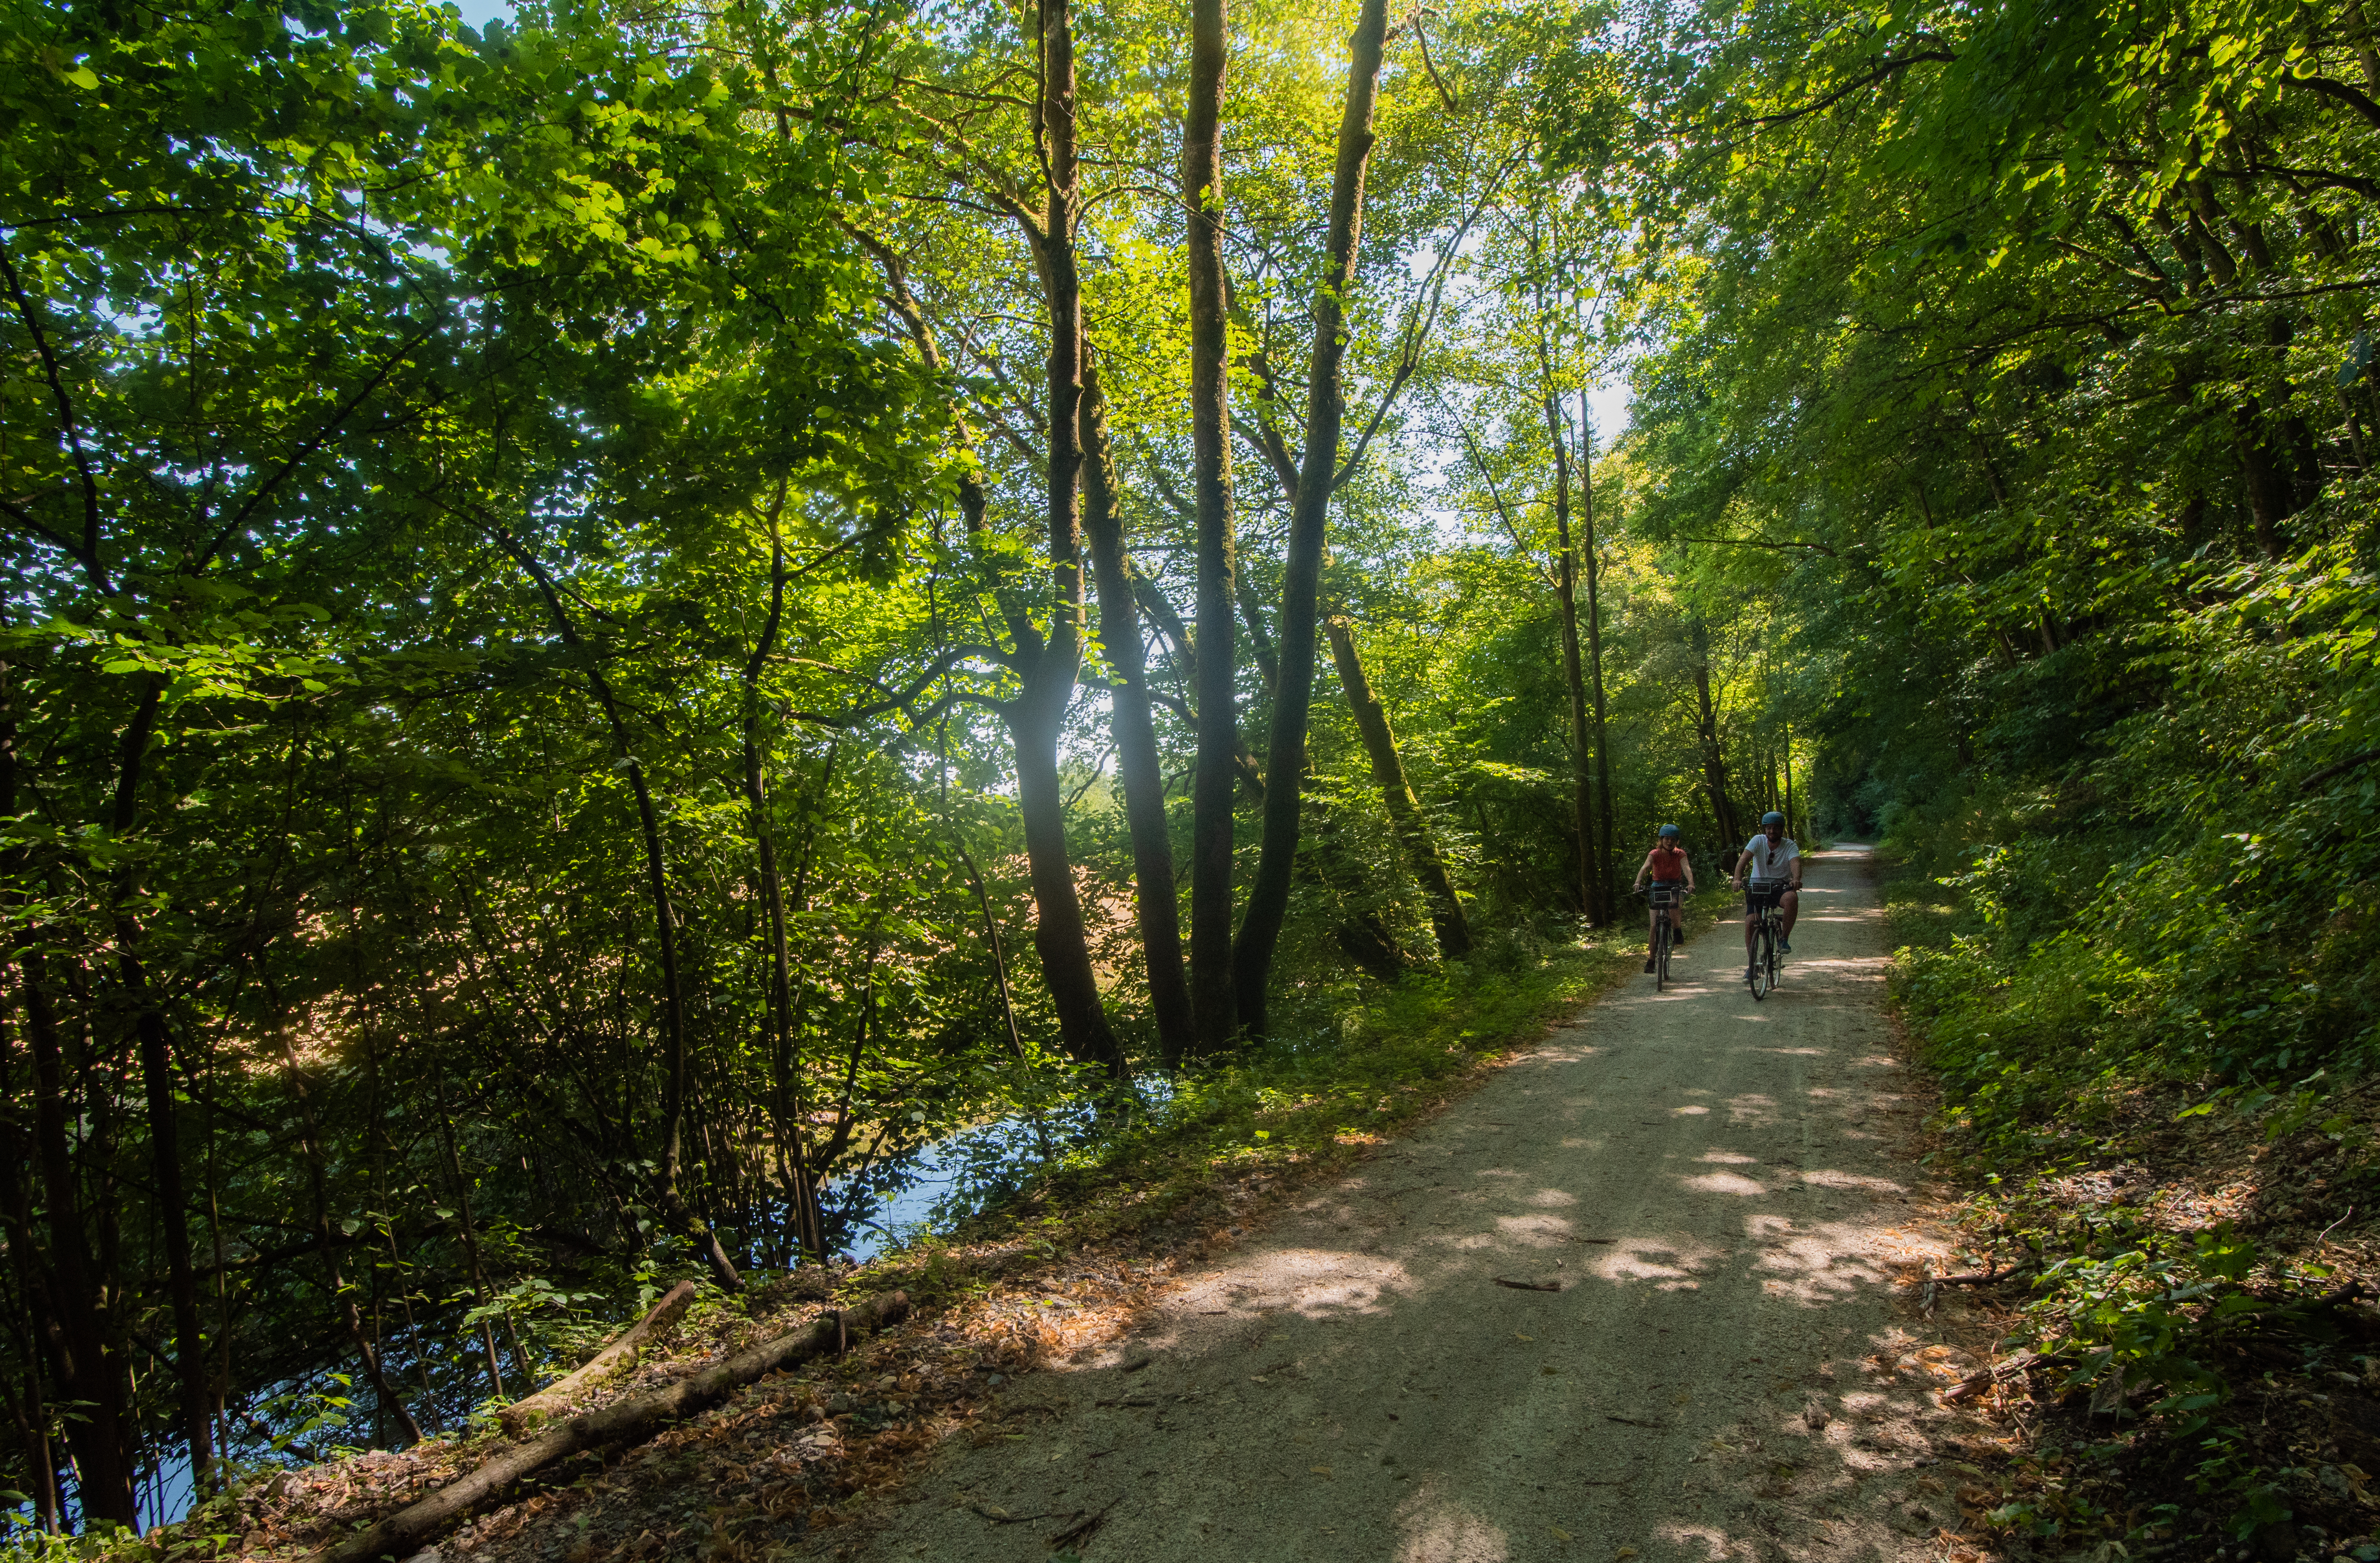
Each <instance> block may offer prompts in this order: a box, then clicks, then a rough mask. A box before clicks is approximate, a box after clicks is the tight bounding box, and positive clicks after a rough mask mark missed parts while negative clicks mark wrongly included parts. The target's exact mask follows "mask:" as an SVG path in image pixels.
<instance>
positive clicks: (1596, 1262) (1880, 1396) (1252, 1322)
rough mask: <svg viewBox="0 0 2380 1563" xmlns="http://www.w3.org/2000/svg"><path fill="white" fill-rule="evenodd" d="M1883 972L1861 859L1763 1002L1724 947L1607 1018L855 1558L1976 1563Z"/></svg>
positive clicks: (1587, 1021)
mask: <svg viewBox="0 0 2380 1563" xmlns="http://www.w3.org/2000/svg"><path fill="white" fill-rule="evenodd" d="M1884 959H1885V958H1884V948H1883V941H1882V929H1881V918H1880V915H1879V912H1878V910H1877V906H1876V897H1875V893H1874V890H1873V888H1872V886H1871V884H1870V879H1869V873H1868V868H1867V863H1866V860H1865V855H1864V850H1862V849H1846V850H1841V851H1837V852H1834V853H1830V854H1828V855H1827V856H1825V857H1823V858H1821V859H1818V860H1816V861H1814V863H1813V865H1812V872H1811V873H1810V880H1809V888H1808V890H1807V892H1806V894H1805V897H1804V910H1803V917H1802V923H1801V927H1800V929H1799V930H1798V932H1797V936H1796V939H1795V945H1794V954H1793V955H1792V956H1791V957H1790V958H1789V960H1788V964H1787V967H1786V971H1785V979H1784V985H1783V987H1782V988H1781V989H1780V991H1779V992H1778V993H1777V994H1776V995H1774V996H1772V997H1771V998H1769V999H1768V1000H1767V1002H1766V1003H1764V1004H1759V1005H1755V1004H1754V1002H1753V1001H1752V997H1751V995H1750V994H1749V993H1747V992H1746V991H1745V989H1744V987H1743V983H1741V981H1740V980H1739V976H1740V973H1741V972H1742V970H1743V956H1742V949H1741V945H1740V938H1739V935H1738V934H1736V933H1735V932H1734V931H1733V930H1732V929H1729V928H1724V927H1723V928H1722V929H1721V930H1720V931H1719V932H1718V934H1715V935H1706V936H1705V937H1704V938H1702V939H1700V940H1698V941H1697V942H1696V943H1695V944H1694V946H1691V947H1689V948H1688V949H1687V950H1686V951H1685V952H1684V954H1683V956H1682V958H1681V960H1680V963H1679V971H1680V972H1681V974H1682V981H1681V982H1679V983H1673V985H1672V986H1671V988H1670V991H1669V992H1668V993H1666V994H1662V995H1655V994H1654V993H1653V992H1652V986H1651V981H1650V979H1646V980H1645V983H1643V984H1642V985H1638V986H1632V987H1631V988H1630V989H1629V990H1627V991H1625V992H1623V993H1621V994H1620V995H1615V996H1614V997H1612V998H1609V999H1607V1000H1606V1001H1604V1002H1603V1003H1602V1004H1600V1005H1598V1006H1597V1007H1594V1008H1593V1009H1591V1010H1589V1011H1587V1012H1586V1013H1585V1014H1584V1015H1582V1016H1581V1017H1580V1018H1579V1020H1578V1021H1577V1022H1576V1023H1575V1024H1573V1026H1572V1027H1570V1028H1568V1029H1566V1030H1563V1031H1561V1032H1558V1033H1556V1035H1555V1036H1554V1037H1553V1038H1552V1039H1551V1040H1550V1041H1548V1043H1547V1044H1544V1045H1543V1046H1542V1047H1540V1048H1538V1049H1537V1050H1536V1051H1535V1052H1533V1053H1531V1054H1529V1055H1527V1056H1524V1057H1522V1058H1520V1059H1518V1060H1516V1061H1515V1062H1514V1063H1513V1064H1512V1065H1511V1066H1510V1067H1509V1068H1506V1069H1504V1070H1502V1071H1501V1072H1500V1074H1499V1075H1498V1077H1497V1078H1496V1079H1495V1080H1494V1081H1491V1082H1490V1083H1488V1085H1487V1086H1485V1087H1484V1088H1482V1089H1481V1090H1479V1091H1478V1092H1477V1093H1475V1094H1473V1095H1471V1096H1469V1097H1467V1098H1465V1099H1464V1100H1463V1101H1462V1102H1461V1103H1459V1104H1457V1105H1455V1106H1454V1107H1452V1108H1451V1109H1450V1110H1449V1111H1448V1112H1446V1113H1445V1114H1444V1115H1442V1116H1441V1117H1439V1118H1437V1119H1436V1120H1434V1121H1433V1122H1432V1123H1431V1124H1430V1125H1429V1126H1427V1128H1425V1129H1423V1130H1420V1131H1419V1132H1417V1133H1415V1134H1414V1135H1413V1136H1412V1137H1411V1138H1409V1139H1407V1140H1404V1141H1402V1142H1398V1143H1396V1144H1393V1145H1391V1146H1389V1147H1387V1148H1386V1149H1385V1150H1384V1151H1383V1152H1382V1153H1381V1154H1379V1155H1378V1156H1377V1157H1376V1158H1374V1159H1373V1160H1371V1161H1370V1162H1368V1163H1367V1164H1366V1165H1365V1166H1363V1167H1362V1168H1360V1169H1358V1170H1357V1171H1356V1172H1355V1173H1354V1174H1353V1175H1352V1176H1350V1177H1348V1178H1344V1179H1342V1181H1340V1182H1339V1183H1337V1184H1336V1185H1334V1186H1332V1187H1331V1188H1330V1189H1327V1190H1325V1191H1320V1192H1318V1193H1317V1194H1316V1195H1314V1196H1313V1197H1311V1198H1310V1199H1308V1200H1306V1201H1305V1202H1303V1203H1301V1204H1300V1205H1299V1206H1298V1207H1297V1208H1296V1209H1295V1210H1293V1213H1292V1214H1291V1215H1289V1216H1288V1217H1287V1218H1285V1219H1283V1220H1282V1221H1281V1222H1280V1223H1279V1224H1278V1226H1277V1227H1275V1228H1274V1229H1272V1230H1269V1231H1267V1232H1263V1233H1259V1234H1257V1235H1256V1236H1254V1237H1252V1238H1251V1239H1249V1240H1248V1242H1247V1244H1246V1245H1245V1249H1244V1250H1243V1251H1242V1252H1239V1253H1238V1254H1236V1255H1234V1256H1233V1258H1232V1259H1231V1261H1230V1262H1229V1263H1225V1264H1218V1265H1215V1266H1213V1267H1211V1268H1209V1269H1207V1270H1205V1271H1202V1272H1199V1273H1196V1274H1194V1275H1193V1276H1190V1277H1189V1278H1188V1280H1187V1282H1186V1284H1185V1285H1184V1287H1183V1288H1181V1289H1180V1290H1178V1291H1177V1292H1175V1293H1173V1294H1172V1296H1171V1297H1170V1298H1169V1299H1168V1300H1167V1301H1166V1303H1165V1305H1164V1306H1163V1307H1162V1308H1161V1310H1160V1312H1159V1313H1157V1314H1155V1315H1154V1316H1152V1317H1151V1318H1149V1319H1148V1320H1147V1323H1146V1325H1145V1326H1144V1327H1143V1328H1142V1329H1140V1330H1139V1331H1137V1332H1136V1333H1135V1336H1134V1337H1132V1338H1131V1339H1130V1340H1128V1341H1124V1342H1122V1343H1119V1344H1118V1345H1116V1346H1114V1347H1112V1348H1110V1349H1103V1350H1101V1351H1100V1352H1099V1353H1098V1354H1097V1355H1096V1356H1095V1357H1093V1358H1092V1359H1091V1360H1088V1361H1086V1362H1080V1363H1076V1364H1071V1365H1062V1366H1060V1367H1057V1368H1056V1369H1054V1370H1053V1371H1050V1372H1045V1373H1042V1374H1035V1375H1033V1376H1032V1377H1030V1378H1028V1379H1026V1380H1023V1381H1021V1382H1020V1383H1019V1384H1018V1385H1017V1386H1015V1387H1014V1390H1012V1391H1011V1392H1010V1393H1009V1394H1008V1396H1007V1397H1006V1398H1005V1399H1004V1400H1003V1402H1002V1414H1003V1416H1005V1417H1006V1418H1008V1419H1010V1420H1009V1422H1008V1423H1007V1425H1008V1426H1009V1428H1010V1429H1011V1430H1012V1431H1014V1432H1017V1433H1023V1432H1025V1431H1026V1429H1029V1430H1030V1431H1029V1435H1026V1436H1021V1437H1002V1438H999V1439H996V1440H994V1441H992V1442H990V1443H988V1444H985V1445H982V1446H980V1447H953V1449H952V1450H951V1451H950V1452H949V1453H947V1454H945V1455H943V1456H941V1457H940V1458H939V1459H937V1460H936V1461H935V1462H934V1463H933V1464H932V1465H930V1466H929V1468H928V1469H927V1470H926V1471H925V1472H924V1473H923V1474H922V1475H921V1476H920V1477H919V1478H918V1479H917V1481H916V1482H914V1483H913V1484H911V1485H910V1486H909V1487H908V1488H907V1489H905V1490H904V1491H903V1492H902V1493H901V1494H899V1495H898V1499H897V1501H896V1502H895V1503H894V1504H893V1505H892V1506H891V1507H890V1508H888V1509H887V1510H886V1512H885V1514H884V1516H883V1522H882V1523H881V1525H880V1526H876V1527H872V1528H871V1529H870V1533H869V1534H868V1535H867V1536H866V1537H865V1539H864V1540H862V1541H861V1542H860V1545H859V1547H858V1550H857V1553H856V1556H859V1557H867V1558H870V1559H877V1560H883V1563H892V1560H894V1559H904V1560H905V1559H914V1558H921V1557H922V1558H948V1559H981V1560H985V1563H992V1560H998V1563H1010V1560H1025V1559H1038V1558H1042V1557H1047V1556H1048V1555H1049V1553H1050V1550H1051V1547H1052V1545H1053V1542H1052V1538H1053V1537H1059V1538H1064V1540H1065V1542H1066V1545H1072V1546H1073V1547H1075V1549H1076V1550H1079V1551H1080V1552H1082V1553H1083V1555H1084V1556H1085V1557H1087V1558H1089V1559H1092V1560H1094V1563H1095V1560H1096V1559H1099V1558H1102V1557H1108V1558H1114V1559H1118V1560H1119V1563H1122V1560H1131V1563H1158V1560H1163V1559H1177V1558H1178V1559H1184V1560H1185V1563H1186V1560H1191V1559H1196V1560H1199V1563H1210V1560H1213V1559H1218V1558H1229V1559H1233V1560H1235V1563H1236V1560H1242V1559H1247V1560H1257V1559H1281V1560H1284V1563H1287V1560H1291V1559H1298V1560H1306V1559H1346V1560H1349V1563H1354V1560H1363V1563H1371V1560H1375V1559H1378V1560H1380V1563H1503V1560H1506V1559H1533V1558H1573V1559H1594V1560H1596V1563H1607V1560H1609V1559H1612V1558H1614V1557H1624V1556H1627V1555H1628V1554H1627V1553H1626V1552H1625V1551H1624V1550H1623V1549H1626V1548H1633V1549H1635V1554H1636V1555H1637V1556H1638V1557H1641V1558H1643V1559H1644V1563H1661V1560H1665V1559H1672V1558H1675V1559H1687V1558H1692V1559H1695V1560H1697V1563H1702V1560H1716V1559H1719V1558H1746V1559H1751V1558H1760V1559H1767V1558H1784V1557H1791V1558H1803V1557H1809V1558H1865V1557H1916V1556H1920V1555H1923V1554H1926V1553H1928V1552H1932V1551H1937V1550H1948V1547H1947V1545H1944V1544H1940V1543H1937V1542H1936V1541H1935V1540H1934V1538H1936V1537H1937V1532H1940V1531H1941V1530H1942V1529H1943V1528H1944V1526H1945V1525H1946V1524H1947V1525H1948V1526H1949V1528H1950V1529H1952V1530H1956V1529H1957V1525H1958V1520H1957V1515H1958V1508H1957V1505H1956V1504H1955V1502H1953V1501H1952V1495H1951V1493H1950V1492H1949V1491H1946V1489H1949V1488H1952V1487H1955V1485H1956V1484H1957V1480H1958V1478H1957V1476H1956V1474H1955V1473H1954V1472H1953V1471H1951V1470H1950V1469H1949V1467H1947V1466H1943V1465H1941V1464H1939V1463H1937V1459H1936V1458H1935V1455H1934V1452H1933V1444H1934V1443H1935V1442H1938V1441H1939V1440H1940V1439H1942V1438H1943V1437H1944V1436H1945V1435H1948V1434H1949V1433H1950V1432H1951V1431H1952V1427H1951V1423H1952V1422H1953V1420H1954V1419H1953V1416H1952V1413H1949V1412H1946V1411H1944V1410H1941V1409H1939V1407H1938V1405H1937V1403H1936V1396H1935V1394H1934V1393H1933V1392H1934V1391H1935V1390H1937V1389H1938V1388H1939V1387H1940V1386H1941V1384H1942V1383H1943V1382H1944V1380H1945V1379H1946V1378H1949V1377H1955V1376H1957V1372H1956V1366H1955V1364H1957V1363H1958V1362H1960V1361H1961V1359H1960V1358H1958V1356H1957V1354H1956V1353H1946V1352H1945V1351H1944V1349H1942V1348H1940V1347H1938V1346H1937V1347H1935V1348H1932V1349H1931V1352H1930V1355H1929V1354H1928V1352H1927V1350H1926V1349H1925V1340H1926V1338H1927V1335H1926V1332H1927V1330H1928V1329H1929V1328H1930V1326H1929V1325H1928V1324H1927V1323H1926V1321H1925V1320H1924V1319H1922V1318H1921V1317H1919V1315H1918V1313H1917V1310H1916V1305H1915V1297H1914V1295H1913V1294H1914V1292H1915V1289H1916V1288H1914V1287H1913V1286H1911V1285H1909V1284H1907V1281H1906V1278H1905V1277H1906V1276H1908V1275H1909V1274H1912V1273H1913V1271H1912V1269H1911V1267H1913V1266H1914V1265H1915V1264H1916V1263H1917V1262H1918V1261H1919V1260H1920V1259H1923V1258H1926V1257H1930V1256H1932V1255H1933V1254H1934V1253H1936V1252H1938V1250H1937V1248H1936V1246H1935V1243H1934V1241H1933V1239H1931V1238H1930V1237H1929V1236H1928V1235H1927V1234H1926V1233H1925V1231H1924V1230H1923V1229H1922V1227H1920V1226H1919V1225H1918V1224H1917V1223H1916V1222H1915V1215H1916V1203H1917V1187H1916V1185H1917V1171H1916V1169H1915V1168H1914V1167H1913V1166H1908V1165H1905V1163H1904V1162H1903V1161H1901V1160H1900V1159H1899V1156H1900V1154H1904V1153H1905V1147H1906V1143H1907V1141H1908V1139H1909V1136H1910V1133H1911V1131H1912V1130H1913V1129H1914V1128H1915V1127H1916V1125H1915V1121H1914V1109H1913V1107H1912V1106H1910V1105H1907V1104H1906V1103H1905V1102H1904V1100H1903V1098H1902V1096H1901V1095H1900V1093H1901V1092H1902V1091H1904V1090H1905V1089H1906V1084H1907V1082H1906V1081H1904V1080H1903V1079H1902V1076H1901V1071H1900V1068H1899V1067H1898V1066H1897V1064H1896V1063H1895V1062H1894V1060H1893V1059H1892V1058H1891V1057H1890V1056H1889V1049H1888V1032H1887V1028H1886V1022H1885V1020H1884V1018H1883V1016H1882V1015H1881V1013H1880V1012H1879V1004H1880V1001H1881V998H1882V990H1883V969H1884ZM1499 1278H1502V1279H1505V1280H1515V1281H1527V1282H1541V1283H1542V1282H1552V1283H1557V1284H1559V1285H1560V1288H1561V1289H1560V1291H1538V1290H1519V1289H1513V1288H1507V1287H1502V1286H1499V1285H1497V1284H1496V1283H1497V1280H1498V1279H1499ZM1003 1515H1004V1516H1007V1517H1010V1518H1009V1519H1008V1520H1006V1522H1003V1520H1002V1519H1001V1518H1000V1516H1003ZM1097 1515H1103V1516H1104V1518H1103V1519H1101V1520H1098V1522H1097V1523H1096V1525H1094V1526H1092V1527H1091V1528H1090V1529H1088V1530H1087V1532H1080V1533H1078V1534H1076V1535H1074V1536H1072V1537H1068V1536H1067V1535H1066V1532H1068V1530H1069V1527H1070V1526H1078V1525H1080V1524H1081V1522H1082V1521H1083V1520H1086V1519H1087V1518H1089V1517H1091V1516H1097ZM1026 1517H1034V1518H1026ZM837 1539H838V1540H839V1541H840V1542H842V1543H843V1544H844V1545H850V1543H851V1541H852V1540H853V1539H854V1538H852V1537H850V1536H849V1535H848V1533H846V1534H845V1535H844V1536H843V1537H840V1538H837ZM829 1545H833V1544H829Z"/></svg>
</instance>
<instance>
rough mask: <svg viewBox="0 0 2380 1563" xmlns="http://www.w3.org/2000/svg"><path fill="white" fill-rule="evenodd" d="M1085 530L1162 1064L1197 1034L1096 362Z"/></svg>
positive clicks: (1088, 382) (1086, 396) (1087, 400)
mask: <svg viewBox="0 0 2380 1563" xmlns="http://www.w3.org/2000/svg"><path fill="white" fill-rule="evenodd" d="M1083 498H1084V501H1085V507H1084V517H1083V519H1084V531H1085V532H1086V534H1087V536H1088V538H1089V541H1090V545H1091V566H1092V571H1093V573H1094V574H1095V575H1096V576H1097V577H1098V580H1099V639H1100V641H1101V643H1102V644H1103V645H1105V646H1106V647H1107V653H1108V661H1109V663H1110V664H1111V665H1113V666H1114V668H1115V672H1116V684H1115V687H1114V688H1113V689H1112V690H1110V691H1109V693H1108V702H1109V706H1108V709H1109V713H1110V726H1111V728H1112V729H1113V731H1114V735H1115V746H1116V771H1117V775H1118V776H1119V777H1120V778H1121V779H1122V781H1123V813H1124V823H1125V824H1126V825H1127V827H1128V828H1129V829H1130V831H1131V833H1132V862H1133V879H1134V882H1135V885H1136V886H1137V888H1138V890H1139V895H1138V897H1137V899H1138V902H1139V913H1140V945H1141V950H1142V952H1143V954H1144V955H1145V956H1146V957H1147V962H1148V1002H1149V1007H1150V1009H1151V1010H1152V1011H1153V1012H1154V1014H1155V1017H1156V1020H1157V1044H1158V1049H1159V1051H1160V1053H1161V1054H1162V1055H1163V1056H1164V1059H1165V1067H1166V1068H1169V1069H1171V1068H1179V1067H1180V1066H1181V1063H1182V1060H1183V1058H1184V1056H1187V1055H1188V1054H1189V1052H1190V1051H1191V1048H1192V1046H1193V1045H1194V1044H1195V1042H1196V1029H1195V1027H1194V1025H1193V1023H1192V1021H1191V1018H1190V984H1189V980H1188V978H1187V977H1186V976H1185V975H1184V972H1183V970H1182V909H1181V906H1180V904H1179V903H1178V902H1177V900H1176V899H1175V896H1174V889H1173V836H1172V832H1171V831H1170V830H1169V829H1168V828H1167V826H1166V823H1165V771H1164V768H1163V766H1162V764H1161V763H1160V762H1159V760H1158V757H1157V727H1156V725H1155V724H1154V723H1153V722H1152V721H1151V720H1150V718H1149V709H1148V666H1147V659H1146V657H1145V656H1144V654H1143V652H1142V648H1141V641H1140V611H1139V609H1138V608H1137V607H1135V605H1134V592H1133V583H1132V560H1131V558H1130V556H1128V555H1127V553H1126V552H1125V549H1124V537H1123V509H1122V507H1121V505H1120V503H1119V500H1120V496H1119V495H1118V493H1117V488H1116V476H1115V463H1114V458H1113V455H1112V453H1111V450H1110V448H1109V445H1108V430H1107V398H1106V397H1103V396H1101V395H1100V394H1099V372H1098V371H1097V370H1096V369H1092V370H1089V371H1087V372H1086V373H1085V375H1084V378H1083Z"/></svg>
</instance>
